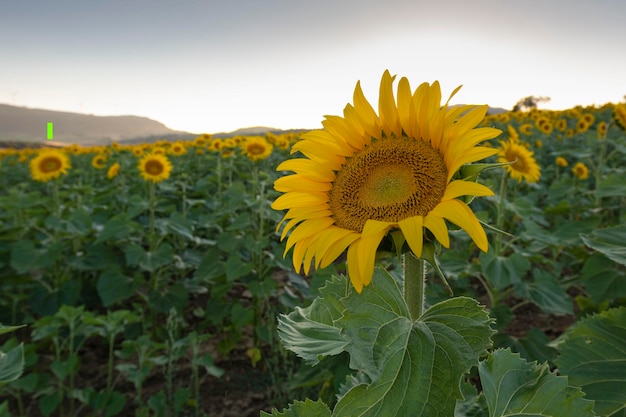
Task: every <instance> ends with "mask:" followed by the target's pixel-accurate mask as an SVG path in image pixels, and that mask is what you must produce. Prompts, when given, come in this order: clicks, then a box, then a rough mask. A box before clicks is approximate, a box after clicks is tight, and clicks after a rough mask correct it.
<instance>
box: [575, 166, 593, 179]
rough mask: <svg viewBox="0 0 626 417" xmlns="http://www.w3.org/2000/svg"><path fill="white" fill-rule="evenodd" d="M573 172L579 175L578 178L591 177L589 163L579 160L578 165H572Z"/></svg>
mask: <svg viewBox="0 0 626 417" xmlns="http://www.w3.org/2000/svg"><path fill="white" fill-rule="evenodd" d="M572 172H573V173H574V175H576V176H577V177H578V179H581V180H586V179H587V178H589V168H587V165H585V164H583V163H582V162H577V163H576V165H574V166H573V167H572Z"/></svg>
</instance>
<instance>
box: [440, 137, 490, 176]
mask: <svg viewBox="0 0 626 417" xmlns="http://www.w3.org/2000/svg"><path fill="white" fill-rule="evenodd" d="M497 153H498V150H497V149H494V148H486V147H480V146H479V147H476V148H472V149H470V150H469V151H467V152H466V153H465V155H463V156H462V157H460V158H457V159H456V160H454V161H451V162H450V163H448V162H447V161H446V166H447V168H448V181H450V180H451V179H452V176H453V175H454V174H455V173H456V172H457V171H458V170H459V168H461V167H462V166H463V165H465V164H469V163H471V162H476V161H480V160H481V159H485V158H488V157H490V156H492V155H495V154H497Z"/></svg>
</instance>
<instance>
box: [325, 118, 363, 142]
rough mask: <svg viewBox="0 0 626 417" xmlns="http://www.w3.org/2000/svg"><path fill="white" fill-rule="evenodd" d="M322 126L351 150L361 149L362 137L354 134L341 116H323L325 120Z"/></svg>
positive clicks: (356, 133)
mask: <svg viewBox="0 0 626 417" xmlns="http://www.w3.org/2000/svg"><path fill="white" fill-rule="evenodd" d="M322 126H324V128H325V129H326V130H327V131H328V132H329V133H330V134H331V135H333V136H334V137H337V138H340V139H341V140H342V141H344V142H346V143H347V144H348V145H350V146H351V147H352V148H353V149H355V150H357V149H362V148H363V143H364V140H363V137H362V136H359V133H358V132H355V131H354V129H353V128H351V126H350V124H349V123H348V122H347V121H346V119H344V118H343V117H341V116H325V120H324V121H323V122H322Z"/></svg>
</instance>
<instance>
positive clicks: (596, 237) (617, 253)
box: [580, 225, 626, 265]
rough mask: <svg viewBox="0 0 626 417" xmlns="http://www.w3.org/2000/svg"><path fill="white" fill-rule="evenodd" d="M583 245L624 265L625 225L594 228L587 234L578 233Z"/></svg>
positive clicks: (625, 251) (625, 248) (625, 262)
mask: <svg viewBox="0 0 626 417" xmlns="http://www.w3.org/2000/svg"><path fill="white" fill-rule="evenodd" d="M580 238H581V239H582V240H583V242H584V243H585V245H587V246H589V247H590V248H591V249H595V250H597V251H598V252H600V253H602V254H603V255H604V256H606V257H607V258H609V259H610V260H612V261H614V262H617V263H619V264H622V265H626V245H625V244H624V242H625V241H626V226H624V225H622V226H616V227H611V228H607V229H599V230H594V231H593V232H592V233H589V234H580Z"/></svg>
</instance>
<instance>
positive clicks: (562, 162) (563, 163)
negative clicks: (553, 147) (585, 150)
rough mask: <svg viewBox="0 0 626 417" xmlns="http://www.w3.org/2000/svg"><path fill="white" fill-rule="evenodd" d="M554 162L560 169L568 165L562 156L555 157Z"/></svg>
mask: <svg viewBox="0 0 626 417" xmlns="http://www.w3.org/2000/svg"><path fill="white" fill-rule="evenodd" d="M554 162H555V163H556V164H557V165H558V166H560V167H566V166H567V165H569V164H568V163H567V159H565V158H563V157H562V156H557V157H556V159H555V161H554Z"/></svg>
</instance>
